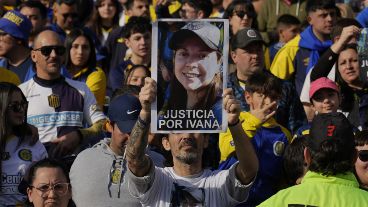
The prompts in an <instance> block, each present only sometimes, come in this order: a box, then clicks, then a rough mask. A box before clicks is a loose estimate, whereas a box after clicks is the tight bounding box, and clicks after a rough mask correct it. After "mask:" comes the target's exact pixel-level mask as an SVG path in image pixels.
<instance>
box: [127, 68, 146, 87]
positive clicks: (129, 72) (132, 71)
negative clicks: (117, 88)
mask: <svg viewBox="0 0 368 207" xmlns="http://www.w3.org/2000/svg"><path fill="white" fill-rule="evenodd" d="M139 68H143V69H144V71H145V72H146V74H147V77H150V76H151V71H150V69H149V68H148V67H147V66H145V65H134V66H133V67H131V68H126V69H125V70H124V82H123V85H128V80H129V78H130V77H131V76H132V75H133V73H134V71H135V70H137V69H139Z"/></svg>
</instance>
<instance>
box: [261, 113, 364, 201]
mask: <svg viewBox="0 0 368 207" xmlns="http://www.w3.org/2000/svg"><path fill="white" fill-rule="evenodd" d="M356 156H357V152H356V149H355V143H354V134H353V127H352V125H351V124H350V122H349V121H348V119H347V118H346V117H345V116H344V115H343V114H341V113H324V114H318V115H317V116H316V117H315V118H314V119H313V121H312V126H311V130H310V137H309V138H308V139H306V148H305V149H304V159H305V162H306V164H307V166H308V169H309V171H307V173H306V175H305V176H304V178H303V180H302V182H301V184H300V185H296V186H293V187H290V188H287V189H285V190H282V191H279V192H278V193H277V194H276V195H274V196H272V197H271V198H269V199H268V200H266V201H265V202H263V203H261V204H260V205H259V206H335V207H340V206H341V207H345V206H365V205H366V204H367V202H368V192H366V191H364V190H362V189H359V183H358V181H357V179H356V177H355V176H354V173H353V169H354V161H355V160H356Z"/></svg>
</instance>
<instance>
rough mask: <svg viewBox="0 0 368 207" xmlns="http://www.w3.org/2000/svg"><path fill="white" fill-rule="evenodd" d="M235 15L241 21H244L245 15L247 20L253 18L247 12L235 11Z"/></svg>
mask: <svg viewBox="0 0 368 207" xmlns="http://www.w3.org/2000/svg"><path fill="white" fill-rule="evenodd" d="M234 15H236V16H238V17H239V18H240V19H243V18H244V16H245V15H247V18H252V16H251V15H250V14H248V13H247V12H245V11H234Z"/></svg>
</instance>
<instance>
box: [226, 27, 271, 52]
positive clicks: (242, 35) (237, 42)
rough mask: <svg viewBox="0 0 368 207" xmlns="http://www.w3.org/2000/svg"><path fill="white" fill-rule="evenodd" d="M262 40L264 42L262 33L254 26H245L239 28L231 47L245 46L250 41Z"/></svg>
mask: <svg viewBox="0 0 368 207" xmlns="http://www.w3.org/2000/svg"><path fill="white" fill-rule="evenodd" d="M253 42H260V43H262V44H264V43H265V42H264V41H263V39H262V36H261V34H260V33H259V32H258V31H257V30H255V29H252V28H244V29H241V30H239V31H238V32H237V33H236V34H235V36H234V37H233V38H232V40H231V49H232V50H235V49H237V48H245V47H246V46H248V45H249V44H250V43H253Z"/></svg>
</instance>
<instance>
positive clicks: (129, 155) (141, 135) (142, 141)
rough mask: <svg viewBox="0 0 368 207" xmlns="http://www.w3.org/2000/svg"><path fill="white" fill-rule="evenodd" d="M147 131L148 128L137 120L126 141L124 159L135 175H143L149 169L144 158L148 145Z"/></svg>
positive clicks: (148, 163) (147, 161)
mask: <svg viewBox="0 0 368 207" xmlns="http://www.w3.org/2000/svg"><path fill="white" fill-rule="evenodd" d="M148 129H149V127H148V126H146V125H145V124H144V123H142V121H141V120H139V118H138V121H137V122H136V123H135V125H134V127H133V130H132V132H131V134H130V138H129V140H128V145H127V150H126V159H127V161H128V165H129V169H130V170H131V171H132V172H133V173H134V174H135V175H139V174H143V175H145V174H146V172H148V170H149V167H150V161H149V159H147V157H146V156H145V149H146V146H147V143H148ZM143 175H141V176H143Z"/></svg>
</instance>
